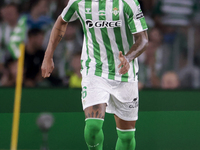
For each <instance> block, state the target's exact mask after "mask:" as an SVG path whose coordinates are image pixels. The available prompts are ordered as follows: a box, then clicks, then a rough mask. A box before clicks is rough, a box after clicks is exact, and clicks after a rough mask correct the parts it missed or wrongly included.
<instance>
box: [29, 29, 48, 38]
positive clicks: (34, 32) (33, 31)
mask: <svg viewBox="0 0 200 150" xmlns="http://www.w3.org/2000/svg"><path fill="white" fill-rule="evenodd" d="M38 34H44V31H43V30H41V29H38V28H32V29H29V30H28V37H32V36H37V35H38Z"/></svg>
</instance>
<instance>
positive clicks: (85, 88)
mask: <svg viewBox="0 0 200 150" xmlns="http://www.w3.org/2000/svg"><path fill="white" fill-rule="evenodd" d="M86 90H87V87H86V86H84V87H83V88H82V99H84V98H86V96H87V91H86Z"/></svg>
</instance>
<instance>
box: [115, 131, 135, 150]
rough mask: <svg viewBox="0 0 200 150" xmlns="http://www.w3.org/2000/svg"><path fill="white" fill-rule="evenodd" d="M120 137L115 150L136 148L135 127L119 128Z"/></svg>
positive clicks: (132, 149)
mask: <svg viewBox="0 0 200 150" xmlns="http://www.w3.org/2000/svg"><path fill="white" fill-rule="evenodd" d="M117 134H118V139H117V144H116V148H115V150H135V146H136V142H135V129H130V130H121V129H117Z"/></svg>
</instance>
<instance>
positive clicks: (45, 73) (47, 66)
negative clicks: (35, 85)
mask: <svg viewBox="0 0 200 150" xmlns="http://www.w3.org/2000/svg"><path fill="white" fill-rule="evenodd" d="M53 69H54V62H53V59H52V58H45V57H44V60H43V62H42V67H41V70H42V77H43V78H48V77H50V75H51V73H52V71H53Z"/></svg>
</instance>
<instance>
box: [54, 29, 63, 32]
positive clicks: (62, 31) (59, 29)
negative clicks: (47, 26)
mask: <svg viewBox="0 0 200 150" xmlns="http://www.w3.org/2000/svg"><path fill="white" fill-rule="evenodd" d="M56 30H58V31H61V32H65V31H63V30H61V29H58V28H56Z"/></svg>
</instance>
